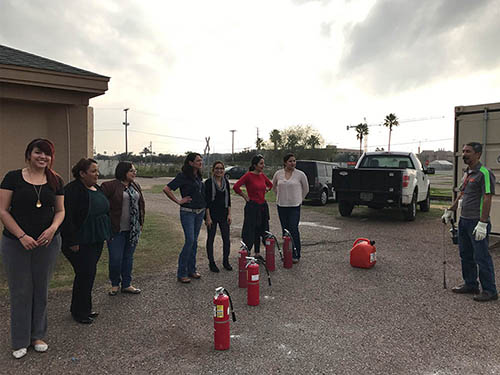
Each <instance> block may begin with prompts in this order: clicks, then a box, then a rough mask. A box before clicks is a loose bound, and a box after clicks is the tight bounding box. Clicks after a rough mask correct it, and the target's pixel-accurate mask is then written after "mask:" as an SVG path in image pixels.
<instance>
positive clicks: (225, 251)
mask: <svg viewBox="0 0 500 375" xmlns="http://www.w3.org/2000/svg"><path fill="white" fill-rule="evenodd" d="M217 224H218V225H219V228H220V234H221V236H222V259H223V262H224V264H227V263H229V248H230V240H229V224H228V223H227V217H226V218H213V219H212V225H211V226H210V228H208V236H207V256H208V261H209V262H210V263H214V239H215V234H216V232H217Z"/></svg>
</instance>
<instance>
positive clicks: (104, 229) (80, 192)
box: [61, 158, 111, 324]
mask: <svg viewBox="0 0 500 375" xmlns="http://www.w3.org/2000/svg"><path fill="white" fill-rule="evenodd" d="M72 173H73V177H74V178H75V179H74V180H73V181H71V182H70V183H69V184H67V185H66V186H65V188H64V206H65V208H66V218H65V219H64V223H63V225H62V230H61V235H62V242H63V247H62V251H63V254H64V255H65V256H66V258H68V260H69V262H70V263H71V265H72V266H73V270H74V271H75V279H74V281H73V294H72V297H71V307H70V311H71V316H72V317H73V319H74V320H75V321H76V322H78V323H82V324H91V323H92V322H93V321H94V319H95V318H96V317H97V315H98V313H97V312H95V311H92V288H93V286H94V280H95V275H96V271H97V262H99V258H100V257H101V254H102V248H103V246H104V241H105V240H107V239H109V237H111V222H110V220H109V203H108V200H107V198H106V196H105V195H104V194H103V193H102V191H101V188H100V187H99V186H98V185H97V178H98V177H99V170H98V167H97V162H96V161H95V160H94V159H90V158H89V159H80V161H79V162H78V163H76V164H75V166H74V167H73V169H72Z"/></svg>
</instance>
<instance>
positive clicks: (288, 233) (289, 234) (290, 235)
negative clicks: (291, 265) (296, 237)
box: [285, 229, 297, 254]
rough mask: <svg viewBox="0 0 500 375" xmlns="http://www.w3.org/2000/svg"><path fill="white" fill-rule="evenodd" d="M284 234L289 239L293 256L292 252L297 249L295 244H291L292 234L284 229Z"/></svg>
mask: <svg viewBox="0 0 500 375" xmlns="http://www.w3.org/2000/svg"><path fill="white" fill-rule="evenodd" d="M285 234H286V235H287V236H288V237H290V242H291V243H292V254H293V250H297V248H296V247H295V242H293V237H292V234H291V233H290V231H289V230H288V229H285Z"/></svg>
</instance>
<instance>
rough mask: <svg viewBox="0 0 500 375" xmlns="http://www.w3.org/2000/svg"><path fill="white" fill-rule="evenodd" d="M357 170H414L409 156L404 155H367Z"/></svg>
mask: <svg viewBox="0 0 500 375" xmlns="http://www.w3.org/2000/svg"><path fill="white" fill-rule="evenodd" d="M359 168H393V169H406V168H410V169H415V166H414V165H413V162H412V161H411V159H410V157H409V156H404V155H367V156H365V157H364V158H363V160H362V161H361V164H360V165H359Z"/></svg>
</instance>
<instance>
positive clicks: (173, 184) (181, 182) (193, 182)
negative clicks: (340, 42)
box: [163, 152, 206, 283]
mask: <svg viewBox="0 0 500 375" xmlns="http://www.w3.org/2000/svg"><path fill="white" fill-rule="evenodd" d="M202 166H203V162H202V158H201V155H200V154H198V153H195V152H192V153H190V154H188V156H186V159H185V160H184V165H183V166H182V172H181V173H179V174H178V175H177V176H176V177H175V178H174V179H173V180H172V181H170V182H169V183H168V184H167V186H165V187H164V188H163V192H164V193H165V194H166V195H167V197H169V198H170V200H171V201H172V202H175V203H176V204H178V205H179V206H180V217H181V224H182V229H183V230H184V239H185V242H184V246H183V248H182V251H181V253H180V254H179V265H178V268H177V280H178V281H179V282H181V283H189V282H191V279H199V278H200V277H201V275H200V274H199V273H198V272H197V271H196V250H197V249H198V235H199V234H200V229H201V224H202V222H203V217H204V216H205V207H206V203H205V185H203V181H202V177H201V168H202ZM179 188H180V190H181V197H182V198H181V199H178V198H177V197H176V196H175V195H174V193H173V192H174V191H175V190H177V189H179Z"/></svg>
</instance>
